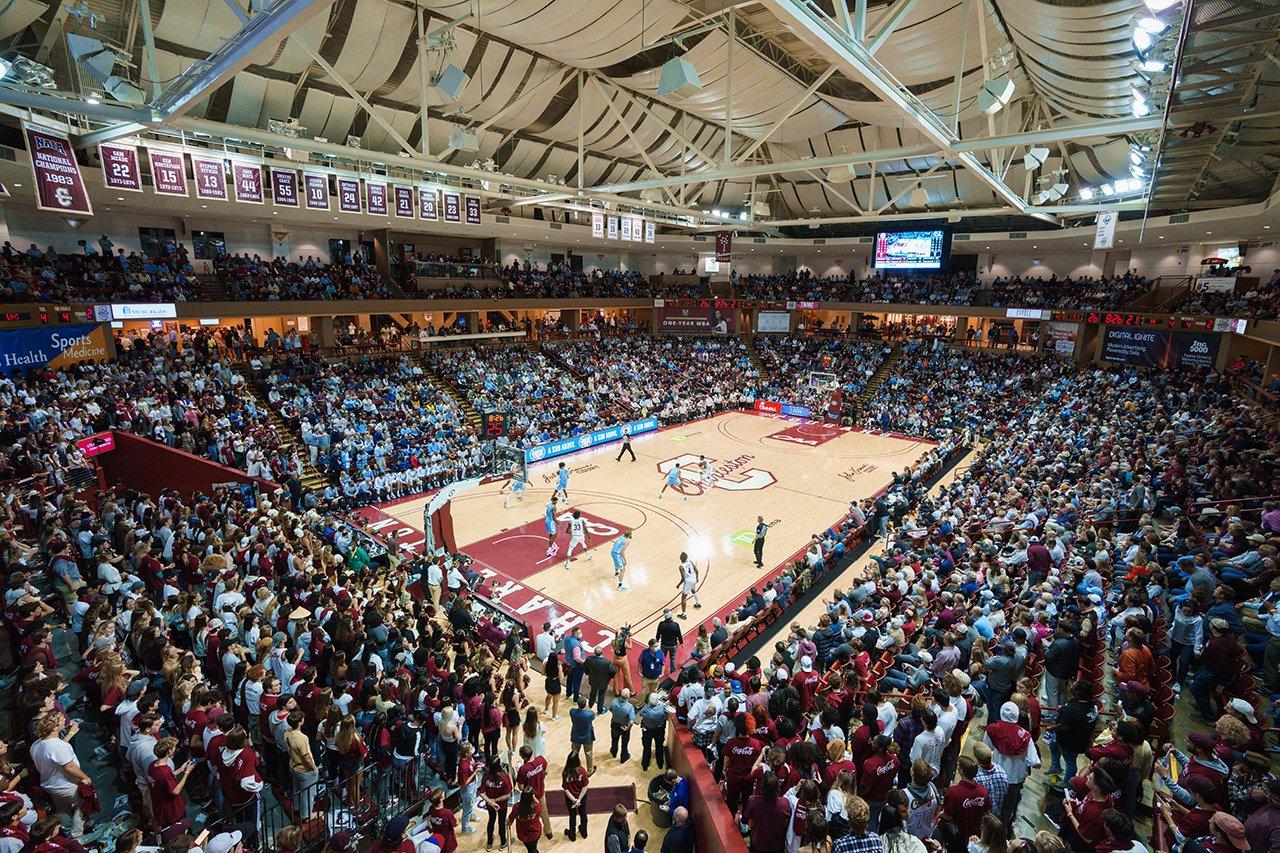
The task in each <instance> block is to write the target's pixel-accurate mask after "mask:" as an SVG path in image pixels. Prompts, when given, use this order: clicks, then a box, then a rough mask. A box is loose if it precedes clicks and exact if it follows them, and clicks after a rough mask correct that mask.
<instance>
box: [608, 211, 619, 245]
mask: <svg viewBox="0 0 1280 853" xmlns="http://www.w3.org/2000/svg"><path fill="white" fill-rule="evenodd" d="M607 222H608V223H609V232H608V233H609V239H610V240H617V239H618V217H616V216H610V217H609V218H608V220H607Z"/></svg>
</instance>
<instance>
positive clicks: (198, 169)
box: [191, 154, 227, 201]
mask: <svg viewBox="0 0 1280 853" xmlns="http://www.w3.org/2000/svg"><path fill="white" fill-rule="evenodd" d="M191 174H192V175H194V176H195V179H196V198H200V199H204V200H206V201H226V200H227V171H226V166H225V165H224V164H223V162H222V158H221V157H218V158H216V159H214V158H211V157H197V156H196V155H195V154H192V155H191Z"/></svg>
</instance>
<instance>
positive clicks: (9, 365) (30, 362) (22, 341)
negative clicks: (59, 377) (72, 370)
mask: <svg viewBox="0 0 1280 853" xmlns="http://www.w3.org/2000/svg"><path fill="white" fill-rule="evenodd" d="M106 330H107V327H106V326H103V325H99V324H84V325H79V326H58V327H56V328H52V329H50V328H45V327H40V328H35V329H10V330H5V331H0V372H3V373H5V374H13V373H21V372H22V371H23V370H27V369H29V368H37V367H49V368H54V369H58V368H64V367H69V366H71V365H73V364H80V363H81V362H85V361H102V360H104V359H106V358H107V357H108V352H107V331H106Z"/></svg>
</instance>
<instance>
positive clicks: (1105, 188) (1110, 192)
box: [1098, 184, 1116, 197]
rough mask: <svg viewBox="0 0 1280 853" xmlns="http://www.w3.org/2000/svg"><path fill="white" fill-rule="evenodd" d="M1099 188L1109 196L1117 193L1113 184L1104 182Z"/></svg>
mask: <svg viewBox="0 0 1280 853" xmlns="http://www.w3.org/2000/svg"><path fill="white" fill-rule="evenodd" d="M1098 189H1100V190H1102V194H1103V195H1105V196H1108V197H1109V196H1113V195H1115V194H1116V191H1115V189H1113V188H1112V186H1111V184H1103V185H1102V186H1100V187H1098Z"/></svg>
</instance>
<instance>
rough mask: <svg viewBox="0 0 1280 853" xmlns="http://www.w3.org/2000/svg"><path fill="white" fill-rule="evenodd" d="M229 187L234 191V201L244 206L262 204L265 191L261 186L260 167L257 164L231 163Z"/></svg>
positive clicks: (264, 199)
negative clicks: (233, 188)
mask: <svg viewBox="0 0 1280 853" xmlns="http://www.w3.org/2000/svg"><path fill="white" fill-rule="evenodd" d="M231 185H232V186H233V187H235V189H236V201H240V202H244V203H245V204H262V203H263V202H264V201H266V190H265V189H264V188H263V186H262V167H261V166H259V165H258V164H257V163H237V162H235V161H234V160H233V161H232V162H231Z"/></svg>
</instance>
